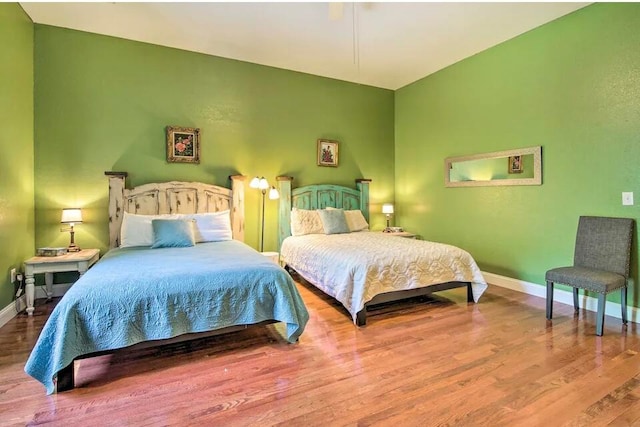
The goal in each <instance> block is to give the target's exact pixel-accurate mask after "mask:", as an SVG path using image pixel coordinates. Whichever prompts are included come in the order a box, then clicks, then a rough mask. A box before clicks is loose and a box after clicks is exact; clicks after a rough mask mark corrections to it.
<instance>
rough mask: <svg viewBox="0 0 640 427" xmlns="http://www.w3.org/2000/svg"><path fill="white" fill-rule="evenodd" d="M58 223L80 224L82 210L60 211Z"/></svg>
mask: <svg viewBox="0 0 640 427" xmlns="http://www.w3.org/2000/svg"><path fill="white" fill-rule="evenodd" d="M60 222H63V223H78V222H82V210H81V209H78V208H72V209H62V219H60Z"/></svg>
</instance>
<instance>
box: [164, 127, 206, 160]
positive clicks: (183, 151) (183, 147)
mask: <svg viewBox="0 0 640 427" xmlns="http://www.w3.org/2000/svg"><path fill="white" fill-rule="evenodd" d="M167 162H169V163H200V129H196V128H183V127H178V126H167Z"/></svg>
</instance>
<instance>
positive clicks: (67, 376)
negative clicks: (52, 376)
mask: <svg viewBox="0 0 640 427" xmlns="http://www.w3.org/2000/svg"><path fill="white" fill-rule="evenodd" d="M74 383H75V381H74V378H73V361H72V362H71V363H69V365H67V367H66V368H63V369H61V370H60V371H58V375H57V382H56V392H57V393H59V392H61V391H67V390H72V389H73V387H75V384H74Z"/></svg>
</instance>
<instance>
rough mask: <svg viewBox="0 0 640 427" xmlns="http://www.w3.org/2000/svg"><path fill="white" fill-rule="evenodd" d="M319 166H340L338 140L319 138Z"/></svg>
mask: <svg viewBox="0 0 640 427" xmlns="http://www.w3.org/2000/svg"><path fill="white" fill-rule="evenodd" d="M318 166H333V167H337V166H338V141H330V140H328V139H319V140H318Z"/></svg>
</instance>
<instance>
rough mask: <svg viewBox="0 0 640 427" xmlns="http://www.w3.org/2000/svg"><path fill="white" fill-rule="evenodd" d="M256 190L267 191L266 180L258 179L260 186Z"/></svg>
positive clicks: (267, 183) (267, 184)
mask: <svg viewBox="0 0 640 427" xmlns="http://www.w3.org/2000/svg"><path fill="white" fill-rule="evenodd" d="M258 188H259V189H260V190H266V189H268V188H269V182H267V180H266V179H265V178H264V177H262V178H260V184H258Z"/></svg>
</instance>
